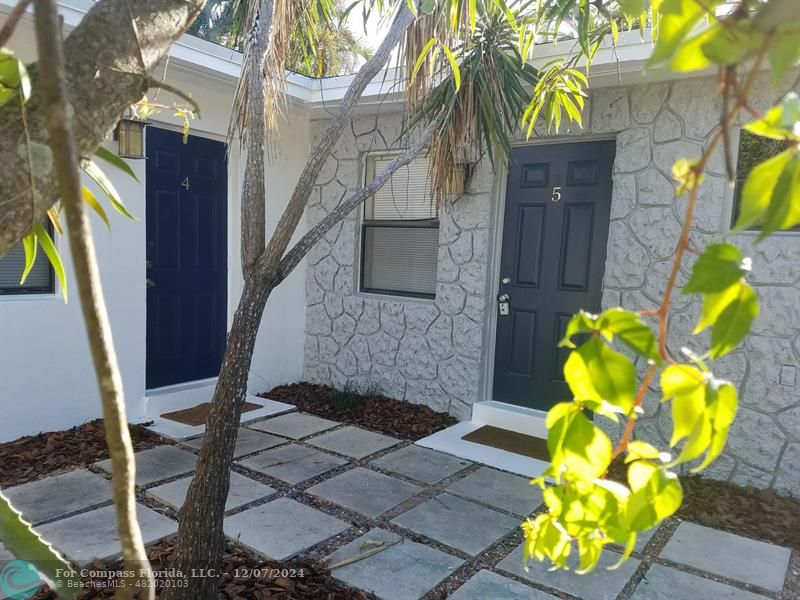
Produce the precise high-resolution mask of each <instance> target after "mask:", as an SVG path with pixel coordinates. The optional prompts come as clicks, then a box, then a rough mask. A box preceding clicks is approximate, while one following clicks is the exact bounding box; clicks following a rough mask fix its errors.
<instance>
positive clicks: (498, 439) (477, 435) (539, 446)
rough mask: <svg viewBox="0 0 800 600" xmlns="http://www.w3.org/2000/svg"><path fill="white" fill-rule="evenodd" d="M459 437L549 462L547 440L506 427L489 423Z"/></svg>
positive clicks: (466, 440)
mask: <svg viewBox="0 0 800 600" xmlns="http://www.w3.org/2000/svg"><path fill="white" fill-rule="evenodd" d="M461 439H462V440H464V441H465V442H472V443H473V444H481V445H482V446H489V447H491V448H497V449H498V450H505V451H506V452H513V453H514V454H521V455H522V456H527V457H529V458H535V459H536V460H541V461H544V462H550V453H549V452H548V451H547V440H543V439H542V438H537V437H533V436H532V435H525V434H524V433H517V432H516V431H509V430H508V429H500V428H499V427H492V426H491V425H484V426H483V427H480V428H478V429H476V430H475V431H473V432H471V433H468V434H467V435H465V436H463V437H462V438H461Z"/></svg>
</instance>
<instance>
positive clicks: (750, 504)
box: [609, 459, 800, 550]
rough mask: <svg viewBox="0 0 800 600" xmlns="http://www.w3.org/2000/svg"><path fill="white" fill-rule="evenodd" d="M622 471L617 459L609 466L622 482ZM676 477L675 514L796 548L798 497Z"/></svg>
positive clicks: (798, 538)
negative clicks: (677, 498)
mask: <svg viewBox="0 0 800 600" xmlns="http://www.w3.org/2000/svg"><path fill="white" fill-rule="evenodd" d="M625 473H626V469H625V465H624V464H623V463H622V461H621V460H619V459H618V460H616V461H614V463H612V465H611V469H610V470H609V478H610V479H614V480H616V481H624V480H625ZM680 479H681V486H682V487H683V503H682V504H681V507H680V508H679V509H678V512H677V513H675V514H676V516H677V517H680V518H681V519H685V520H687V521H692V522H693V523H698V524H699V525H705V526H706V527H715V528H717V529H724V530H726V531H730V532H731V533H737V534H741V535H744V536H747V537H751V538H756V539H760V540H766V541H770V542H774V543H776V544H779V545H781V546H787V547H789V548H795V549H797V550H800V498H790V497H789V496H781V495H779V494H777V493H775V491H774V490H760V489H757V488H754V487H740V486H738V485H733V484H731V483H727V482H725V481H713V480H711V479H703V478H702V477H700V476H698V475H689V476H682V477H681V478H680Z"/></svg>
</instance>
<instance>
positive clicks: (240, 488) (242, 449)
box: [0, 413, 791, 600]
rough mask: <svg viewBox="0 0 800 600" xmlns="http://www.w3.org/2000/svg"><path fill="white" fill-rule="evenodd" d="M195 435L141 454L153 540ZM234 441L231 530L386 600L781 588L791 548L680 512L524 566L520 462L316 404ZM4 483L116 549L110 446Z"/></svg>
mask: <svg viewBox="0 0 800 600" xmlns="http://www.w3.org/2000/svg"><path fill="white" fill-rule="evenodd" d="M199 448H200V440H198V439H195V440H189V441H186V442H182V443H180V444H179V445H178V446H162V447H158V448H154V449H151V450H146V451H144V452H140V453H138V454H137V484H138V485H139V486H140V487H139V506H138V509H139V516H140V523H141V525H142V529H143V535H144V538H145V541H146V542H147V543H153V542H156V541H158V540H160V539H163V538H165V537H167V536H170V535H173V534H174V533H175V531H176V530H177V520H176V519H177V515H178V513H177V510H179V508H180V506H181V505H182V503H183V501H184V498H185V495H186V490H187V488H188V486H189V482H190V480H191V477H192V471H193V469H194V465H195V461H196V454H197V452H198V451H199ZM235 455H236V462H235V466H234V473H233V475H232V478H231V489H230V493H229V495H228V501H227V504H226V511H227V512H226V519H225V533H226V534H227V535H228V536H229V537H230V538H231V539H232V540H236V541H238V542H239V543H240V544H242V545H244V546H246V547H248V548H250V549H251V550H253V551H255V552H258V553H261V554H263V555H265V556H268V557H271V558H274V559H276V560H284V559H287V558H290V557H293V556H297V555H302V556H307V557H309V558H313V559H317V560H327V561H328V562H329V564H332V565H334V569H333V575H334V577H336V578H337V579H339V580H340V581H342V582H344V583H346V584H348V585H350V586H353V587H356V588H359V589H362V590H365V591H367V592H371V593H373V594H375V595H376V596H377V597H379V598H383V599H385V600H415V599H417V598H423V597H429V598H441V597H446V596H449V597H452V598H453V599H454V600H522V599H531V600H546V599H548V598H549V599H551V600H552V599H553V598H562V599H570V600H574V599H580V600H606V599H608V600H613V599H617V600H628V599H633V600H667V599H669V600H716V599H719V600H722V599H725V600H764V599H765V598H769V599H772V600H789V598H790V596H789V592H788V591H787V590H785V589H784V585H785V578H786V575H787V571H788V569H789V564H790V558H791V551H790V550H789V549H787V548H782V547H779V546H776V545H774V544H769V543H766V542H760V541H756V540H751V539H748V538H744V537H741V536H737V535H733V534H730V533H726V532H722V531H718V530H714V529H709V528H706V527H701V526H699V525H695V524H693V523H688V522H683V523H680V522H678V521H677V520H674V519H673V520H669V521H667V522H666V523H664V524H662V526H661V527H660V528H659V529H658V530H657V531H652V532H648V533H647V534H646V535H643V536H641V538H640V540H639V542H638V543H637V545H636V550H635V552H634V555H633V556H632V557H631V558H630V559H629V560H628V561H627V562H626V563H624V564H623V565H622V566H621V567H620V568H618V569H616V570H613V571H612V570H607V569H605V568H602V567H601V568H598V569H597V570H596V571H594V572H593V573H591V574H589V575H584V576H578V575H575V574H574V573H573V572H565V571H556V572H548V570H547V567H546V566H545V565H542V564H539V563H535V562H534V563H531V565H530V568H529V569H528V570H526V569H525V568H524V566H523V564H522V534H521V532H520V529H519V523H520V521H521V519H522V518H523V517H524V516H526V515H528V514H530V513H531V512H532V511H535V510H537V509H539V508H540V506H541V502H542V497H541V493H540V492H539V490H538V488H535V487H532V486H531V485H530V484H529V481H528V480H527V479H526V478H524V477H518V476H516V475H512V474H509V473H504V472H501V471H497V470H495V469H491V468H488V467H485V466H482V465H479V464H474V463H471V462H469V461H466V460H462V459H459V458H456V457H453V456H449V455H445V454H441V453H438V452H435V451H433V450H428V449H426V448H421V447H418V446H413V445H411V444H410V443H409V442H406V441H401V440H397V439H394V438H392V437H390V436H385V435H380V434H377V433H374V432H369V431H366V430H363V429H360V428H357V427H353V426H344V425H341V424H339V423H335V422H333V421H328V420H326V419H320V418H318V417H314V416H311V415H305V414H301V413H292V414H287V415H283V416H278V417H273V418H268V419H266V420H263V421H259V422H254V423H248V424H246V425H245V427H244V428H242V430H241V431H240V439H239V443H238V444H237V446H236V452H235ZM5 492H6V493H7V494H8V495H9V497H10V498H11V499H12V500H13V501H14V502H15V504H16V505H17V507H18V508H19V509H20V510H21V511H22V512H23V514H25V515H26V516H28V518H29V519H30V520H32V521H33V522H35V523H37V528H38V530H39V531H40V532H41V533H42V534H43V535H44V536H45V537H46V538H47V539H48V540H50V541H52V542H53V543H54V545H55V546H56V547H57V548H58V549H59V550H61V551H62V552H63V553H64V554H65V555H66V556H67V557H68V558H70V559H71V560H73V561H75V562H76V563H80V564H85V563H86V562H88V561H90V560H92V559H93V558H101V559H104V558H108V557H110V556H113V555H115V554H116V553H118V552H119V545H118V542H116V540H115V531H114V527H115V524H114V514H113V509H112V507H111V506H110V486H109V485H108V473H107V464H106V463H105V462H101V463H98V464H96V465H95V466H93V467H91V468H90V469H89V470H85V469H78V470H75V471H72V472H70V473H67V474H61V475H56V476H52V477H48V478H46V479H43V480H40V481H36V482H32V483H28V484H24V485H21V486H17V487H14V488H10V489H8V490H5ZM376 549H377V550H378V551H376ZM1 550H2V547H0V551H1ZM620 550H621V549H616V550H615V549H613V548H611V549H607V550H605V551H604V556H603V557H602V561H601V564H602V565H603V566H609V565H612V564H613V563H615V562H616V561H617V559H618V558H619V551H620ZM363 554H368V556H366V557H365V558H361V559H360V560H356V561H355V562H351V561H350V559H353V558H356V557H359V556H361V555H363ZM3 558H4V556H3V555H2V552H0V560H2V559H3ZM5 558H6V559H7V557H5ZM343 561H344V562H345V563H346V564H343V565H341V566H336V564H337V563H342V562H343Z"/></svg>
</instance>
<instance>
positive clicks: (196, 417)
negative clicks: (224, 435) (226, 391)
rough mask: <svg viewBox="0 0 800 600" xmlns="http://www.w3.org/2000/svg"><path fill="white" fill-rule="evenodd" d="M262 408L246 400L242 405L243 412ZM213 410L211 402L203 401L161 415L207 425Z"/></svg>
mask: <svg viewBox="0 0 800 600" xmlns="http://www.w3.org/2000/svg"><path fill="white" fill-rule="evenodd" d="M259 408H261V405H260V404H253V403H252V402H245V403H244V404H243V405H242V412H250V411H251V410H258V409H259ZM210 411H211V402H203V403H201V404H198V405H197V406H193V407H191V408H183V409H181V410H176V411H173V412H168V413H164V414H163V415H161V417H162V418H164V419H169V420H170V421H177V422H178V423H183V424H184V425H191V426H192V427H197V426H198V425H205V423H206V418H207V417H208V413H209V412H210Z"/></svg>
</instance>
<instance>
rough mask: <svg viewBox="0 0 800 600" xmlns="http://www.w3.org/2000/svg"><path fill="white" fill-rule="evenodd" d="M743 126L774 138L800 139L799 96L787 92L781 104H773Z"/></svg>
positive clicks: (763, 135)
mask: <svg viewBox="0 0 800 600" xmlns="http://www.w3.org/2000/svg"><path fill="white" fill-rule="evenodd" d="M744 128H745V129H747V131H749V132H751V133H754V134H756V135H760V136H762V137H768V138H772V139H774V140H789V141H800V96H798V95H797V94H796V93H795V92H791V93H789V94H787V95H786V97H785V98H784V99H783V102H782V103H781V104H779V105H778V106H773V107H772V108H770V109H769V110H768V111H767V112H766V113H765V114H764V116H763V117H761V118H760V119H756V120H755V121H752V122H751V123H748V124H747V125H745V126H744Z"/></svg>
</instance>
